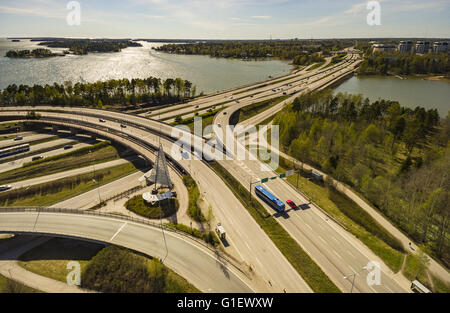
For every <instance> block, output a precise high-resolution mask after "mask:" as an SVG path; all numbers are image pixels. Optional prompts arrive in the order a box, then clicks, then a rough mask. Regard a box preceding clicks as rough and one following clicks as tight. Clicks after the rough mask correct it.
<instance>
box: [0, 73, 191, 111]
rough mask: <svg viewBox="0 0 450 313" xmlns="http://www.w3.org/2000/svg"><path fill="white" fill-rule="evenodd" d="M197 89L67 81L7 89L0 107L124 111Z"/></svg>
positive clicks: (156, 82)
mask: <svg viewBox="0 0 450 313" xmlns="http://www.w3.org/2000/svg"><path fill="white" fill-rule="evenodd" d="M195 94H196V87H195V86H194V85H192V83H191V82H190V81H188V80H183V79H181V78H175V79H172V78H168V79H166V80H161V79H160V78H156V77H148V78H145V79H139V78H136V79H131V80H129V79H127V78H124V79H111V80H108V81H97V82H93V83H79V82H78V83H75V84H73V83H72V82H70V81H67V82H64V83H63V84H58V83H54V84H53V85H45V86H42V85H34V86H28V85H19V86H17V85H15V84H13V85H9V86H8V87H7V88H6V89H4V90H3V91H2V92H0V106H16V105H18V106H26V105H33V106H34V105H53V106H86V107H98V108H102V107H112V108H118V107H124V106H134V105H136V104H140V103H145V104H152V105H160V104H171V103H175V102H179V101H183V100H185V99H189V98H191V97H194V96H195Z"/></svg>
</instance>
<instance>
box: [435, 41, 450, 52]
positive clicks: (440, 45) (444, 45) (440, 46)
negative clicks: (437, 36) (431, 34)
mask: <svg viewBox="0 0 450 313" xmlns="http://www.w3.org/2000/svg"><path fill="white" fill-rule="evenodd" d="M447 51H449V50H448V42H445V41H437V42H435V43H434V44H433V52H434V53H446V52H447Z"/></svg>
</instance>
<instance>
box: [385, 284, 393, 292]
mask: <svg viewBox="0 0 450 313" xmlns="http://www.w3.org/2000/svg"><path fill="white" fill-rule="evenodd" d="M383 287H384V288H386V289H387V290H389V291H390V292H392V293H394V291H393V290H392V289H391V288H389V287H388V286H386V285H383Z"/></svg>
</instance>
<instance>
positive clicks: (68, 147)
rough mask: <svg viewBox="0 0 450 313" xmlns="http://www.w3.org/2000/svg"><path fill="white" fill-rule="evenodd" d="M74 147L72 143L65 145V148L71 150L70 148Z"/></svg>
mask: <svg viewBox="0 0 450 313" xmlns="http://www.w3.org/2000/svg"><path fill="white" fill-rule="evenodd" d="M72 148H73V146H72V145H65V146H64V150H69V149H72Z"/></svg>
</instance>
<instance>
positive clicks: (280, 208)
mask: <svg viewBox="0 0 450 313" xmlns="http://www.w3.org/2000/svg"><path fill="white" fill-rule="evenodd" d="M255 193H256V195H257V196H258V197H260V198H261V199H262V200H263V201H264V202H265V203H267V204H268V205H270V206H271V207H272V208H273V209H274V210H276V211H277V212H284V210H285V207H286V205H285V204H284V202H283V201H281V200H280V199H278V198H277V197H275V196H274V195H273V194H271V193H270V192H268V191H267V190H266V189H265V188H264V187H263V186H261V185H258V186H256V187H255Z"/></svg>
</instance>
